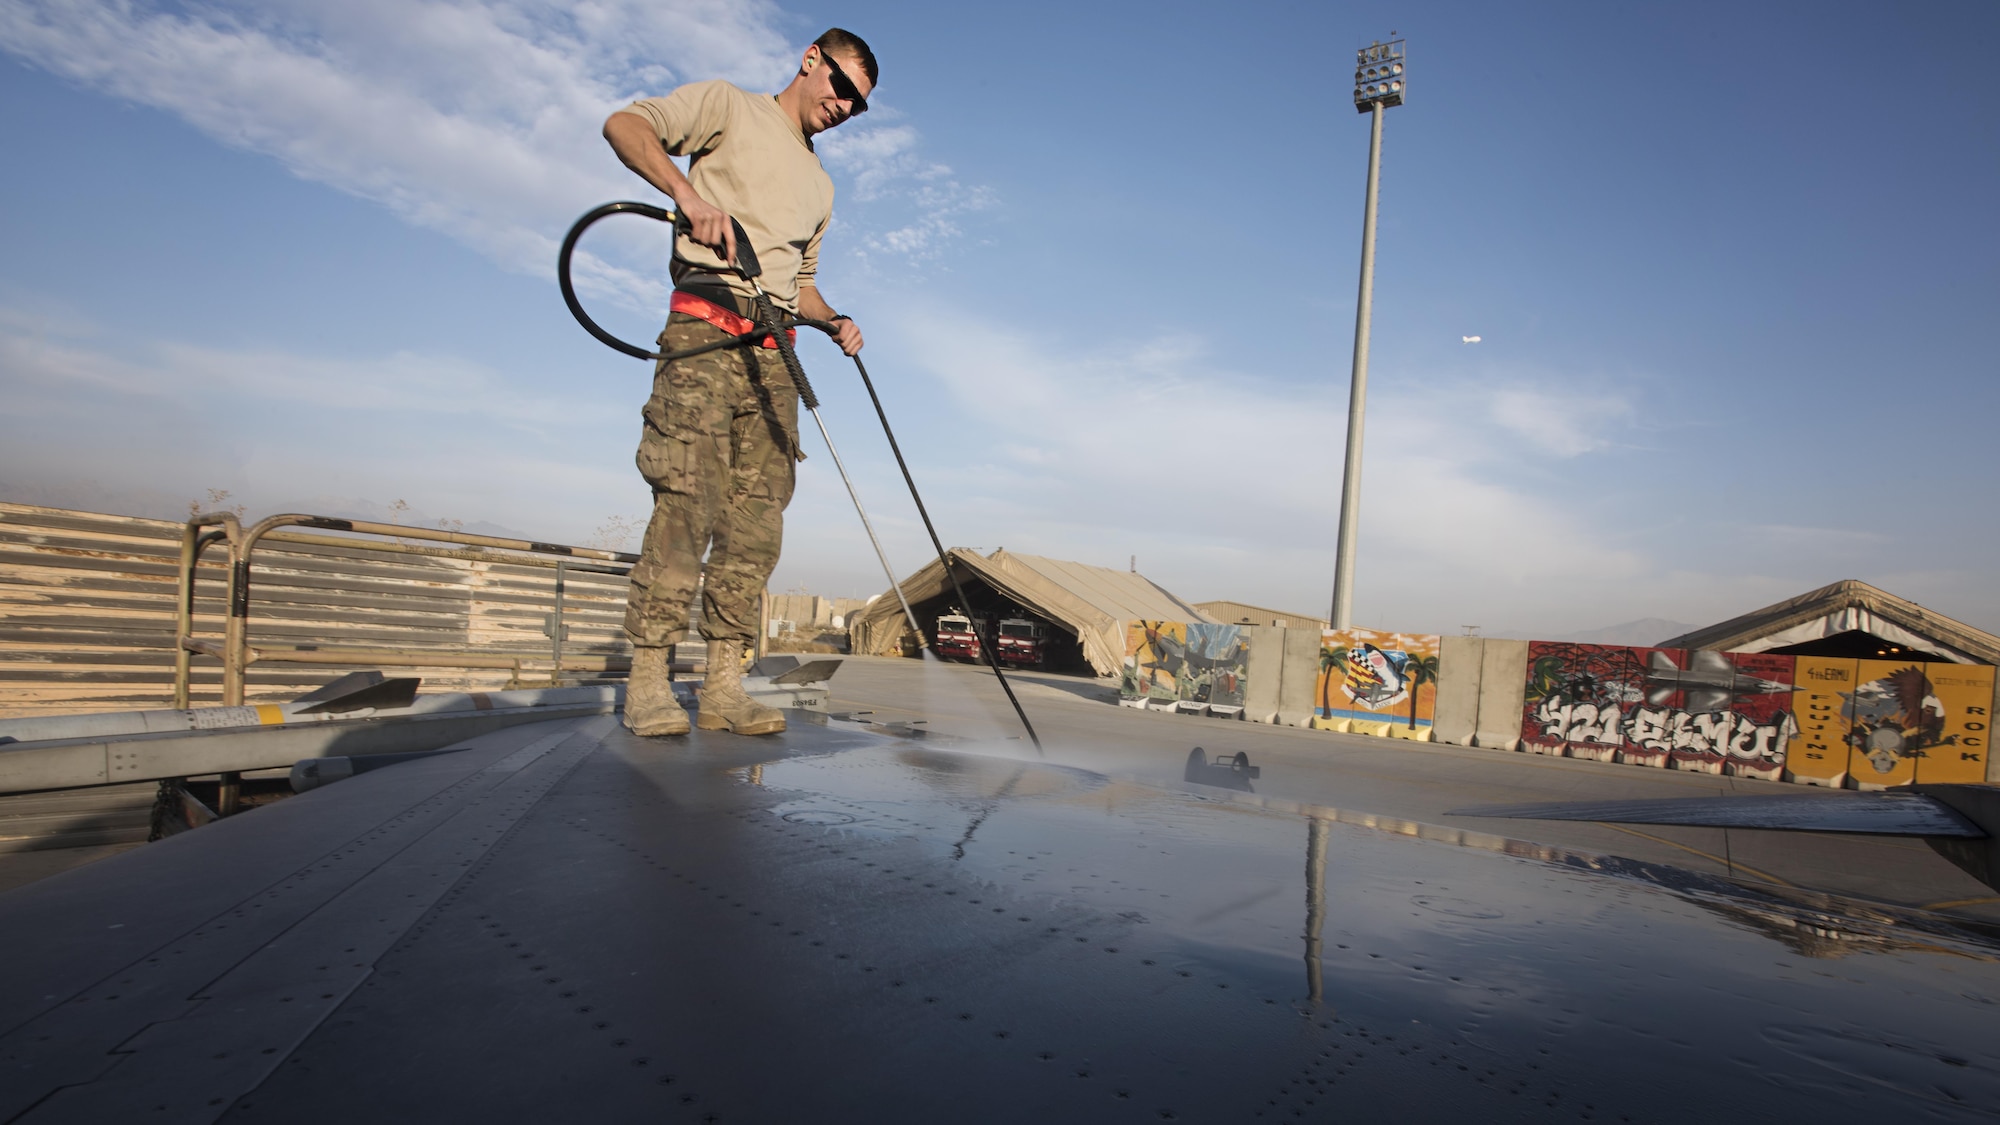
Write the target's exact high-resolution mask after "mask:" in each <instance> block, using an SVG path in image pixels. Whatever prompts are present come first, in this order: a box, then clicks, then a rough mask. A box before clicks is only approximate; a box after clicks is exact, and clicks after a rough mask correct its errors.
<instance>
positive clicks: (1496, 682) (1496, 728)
mask: <svg viewBox="0 0 2000 1125" xmlns="http://www.w3.org/2000/svg"><path fill="white" fill-rule="evenodd" d="M1527 683H1528V642H1527V641H1511V640H1505V639H1503V638H1500V637H1487V638H1486V643H1485V644H1484V645H1482V646H1480V653H1479V720H1478V728H1477V730H1476V731H1475V733H1474V734H1473V738H1472V744H1473V745H1474V746H1477V747H1479V748H1480V749H1482V750H1518V749H1520V747H1521V705H1522V697H1523V695H1524V694H1525V693H1526V689H1527Z"/></svg>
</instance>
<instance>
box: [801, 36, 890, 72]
mask: <svg viewBox="0 0 2000 1125" xmlns="http://www.w3.org/2000/svg"><path fill="white" fill-rule="evenodd" d="M813 46H815V47H818V48H819V51H820V54H823V55H826V54H835V53H838V54H842V55H853V56H854V57H855V58H857V59H860V60H861V69H862V70H863V71H865V72H867V74H868V85H870V86H873V85H875V84H876V83H877V82H880V81H881V79H880V78H878V77H876V75H878V74H879V73H880V71H879V70H878V69H877V68H876V66H875V52H873V51H871V50H869V49H868V44H867V43H864V42H862V39H861V37H860V36H859V35H856V34H854V33H853V32H851V31H847V30H844V29H842V28H838V27H830V28H827V29H826V33H825V34H824V35H821V36H820V37H819V38H818V39H815V40H813Z"/></svg>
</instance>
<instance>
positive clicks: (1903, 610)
mask: <svg viewBox="0 0 2000 1125" xmlns="http://www.w3.org/2000/svg"><path fill="white" fill-rule="evenodd" d="M1874 641H1881V642H1886V643H1887V644H1888V645H1891V646H1895V652H1893V653H1885V655H1895V654H1896V653H1900V652H1901V651H1902V650H1905V649H1907V650H1914V651H1917V652H1928V653H1935V654H1937V655H1939V656H1942V657H1944V658H1945V659H1947V660H1952V661H1956V662H1958V663H1960V664H2000V637H1996V636H1994V635H1993V634H1991V633H1988V632H1986V631H1985V630H1983V629H1978V628H1974V627H1973V626H1971V625H1967V624H1966V623H1965V622H1963V621H1954V620H1952V619H1951V618H1949V617H1946V616H1945V615H1944V614H1942V613H1937V612H1935V611H1932V610H1928V609H1925V608H1924V607H1923V606H1920V605H1918V604H1917V603H1915V602H1913V601H1909V600H1907V599H1905V598H1899V597H1897V596H1896V595H1894V594H1892V593H1889V592H1888V591H1887V590H1882V589H1878V588H1876V587H1874V586H1870V585H1869V584H1868V583H1866V582H1862V581H1859V580H1857V579H1853V578H1849V579H1846V580H1845V581H1841V582H1835V583H1833V584H1832V585H1830V586H1821V587H1820V588H1819V589H1817V590H1808V591H1807V592H1805V593H1803V594H1800V595H1799V596H1798V597H1796V598H1790V599H1787V600H1785V601H1782V602H1779V603H1778V604H1776V605H1767V606H1765V607H1764V608H1763V609H1759V610H1754V611H1752V612H1750V613H1746V614H1744V615H1743V616H1741V617H1732V618H1730V619H1729V620H1727V621H1724V622H1721V623H1720V624H1716V625H1710V626H1709V627H1708V628H1706V629H1696V630H1695V631H1694V632H1692V633H1683V634H1681V635H1680V636H1678V637H1673V638H1671V639H1668V640H1664V641H1661V642H1660V645H1661V647H1663V648H1712V649H1720V650H1723V651H1726V652H1778V653H1790V654H1793V655H1797V656H1872V655H1875V649H1874V647H1873V643H1872V642H1874ZM1857 646H1859V647H1857Z"/></svg>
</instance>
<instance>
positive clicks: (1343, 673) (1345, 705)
mask: <svg viewBox="0 0 2000 1125" xmlns="http://www.w3.org/2000/svg"><path fill="white" fill-rule="evenodd" d="M1437 675H1438V638H1437V636H1436V635H1435V634H1431V633H1389V632H1382V631H1378V630H1375V629H1328V630H1326V631H1325V632H1324V633H1322V634H1321V636H1320V646H1319V675H1318V677H1317V679H1315V680H1314V682H1313V699H1314V708H1313V716H1314V725H1315V726H1318V727H1321V728H1324V729H1332V730H1348V731H1353V732H1355V733H1360V734H1378V735H1399V736H1401V737H1406V738H1428V737H1429V732H1430V727H1431V722H1432V718H1433V715H1434V714H1435V711H1436V707H1437Z"/></svg>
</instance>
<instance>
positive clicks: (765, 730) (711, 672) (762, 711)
mask: <svg viewBox="0 0 2000 1125" xmlns="http://www.w3.org/2000/svg"><path fill="white" fill-rule="evenodd" d="M698 698H699V699H700V700H701V707H700V709H699V711H700V714H699V716H698V717H697V718H696V719H695V725H696V726H699V727H700V728H701V729H703V730H726V731H729V732H731V733H733V734H776V733H778V732H779V731H781V730H784V729H785V716H784V715H782V714H780V713H779V712H778V711H777V710H775V709H774V708H770V707H766V706H764V705H763V704H762V703H759V702H757V701H756V700H754V699H752V698H750V697H749V696H747V695H745V694H743V643H742V642H741V641H710V642H708V678H707V679H705V680H703V681H702V684H701V693H700V695H699V696H698Z"/></svg>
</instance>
